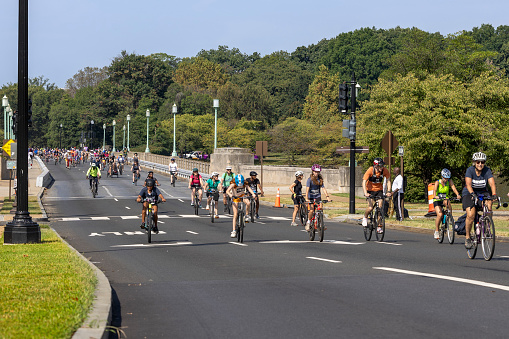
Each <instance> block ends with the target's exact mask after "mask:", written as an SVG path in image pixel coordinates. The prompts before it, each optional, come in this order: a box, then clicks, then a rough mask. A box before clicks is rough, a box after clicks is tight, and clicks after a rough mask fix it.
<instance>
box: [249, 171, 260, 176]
mask: <svg viewBox="0 0 509 339" xmlns="http://www.w3.org/2000/svg"><path fill="white" fill-rule="evenodd" d="M249 175H250V176H253V175H254V176H257V175H258V173H256V172H255V171H251V172H249Z"/></svg>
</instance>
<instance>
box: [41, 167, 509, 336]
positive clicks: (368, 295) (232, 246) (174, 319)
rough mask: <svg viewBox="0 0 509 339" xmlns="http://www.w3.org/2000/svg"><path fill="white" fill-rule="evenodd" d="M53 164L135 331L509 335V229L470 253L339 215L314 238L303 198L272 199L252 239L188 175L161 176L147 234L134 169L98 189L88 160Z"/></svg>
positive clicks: (68, 228) (60, 196) (55, 190)
mask: <svg viewBox="0 0 509 339" xmlns="http://www.w3.org/2000/svg"><path fill="white" fill-rule="evenodd" d="M49 169H50V170H51V172H52V175H53V177H54V178H55V183H54V184H53V186H52V187H51V189H49V190H48V191H47V194H45V197H44V199H43V202H44V205H45V208H46V209H47V212H48V215H49V217H50V220H51V225H52V227H53V228H54V229H55V230H56V231H57V232H58V233H59V234H60V235H61V236H62V237H63V238H64V239H66V241H68V242H69V243H70V244H71V245H72V246H73V247H74V248H76V249H77V250H78V251H80V252H81V253H83V254H84V256H85V257H87V258H88V259H89V260H90V261H91V262H93V263H94V264H95V265H96V266H97V267H99V268H100V269H101V270H102V271H103V272H104V273H105V274H106V276H107V277H108V279H109V281H110V283H111V287H112V289H113V292H114V293H113V295H114V319H113V324H112V325H113V326H117V327H119V328H121V329H122V331H123V332H124V333H125V335H126V336H127V338H274V337H278V338H309V337H320V338H337V337H344V338H345V337H356V338H358V337H362V338H429V337H435V338H446V337H447V338H449V337H451V336H452V337H464V338H478V337H479V336H482V337H488V336H490V337H497V338H501V337H504V338H505V337H507V336H508V334H507V327H508V326H507V315H508V312H507V305H508V304H509V281H508V274H507V273H508V264H509V263H508V260H509V244H507V243H497V247H496V250H495V256H494V258H493V259H492V260H491V261H490V262H486V261H485V260H484V259H482V254H481V253H479V252H480V251H478V258H476V259H474V260H470V259H468V258H467V254H466V251H465V249H464V246H463V244H462V243H463V241H462V240H463V239H461V241H457V242H456V243H455V244H453V245H449V244H446V243H444V244H438V243H437V242H436V241H435V240H433V239H432V235H431V234H421V233H412V232H404V231H397V230H391V229H389V230H387V233H386V237H385V240H386V241H384V242H383V243H378V242H376V241H373V240H372V241H370V242H366V241H365V240H364V237H363V233H362V229H361V228H360V226H357V225H351V224H343V223H338V222H333V221H330V220H326V225H327V227H328V229H327V231H326V234H325V239H326V240H325V241H324V242H323V243H319V242H318V241H314V242H309V241H307V240H308V236H307V233H306V232H304V231H303V230H302V228H301V227H291V226H290V221H291V210H289V209H275V208H268V207H263V206H262V207H261V209H260V215H261V218H260V219H259V221H258V222H256V223H254V224H253V223H249V224H247V227H246V230H245V237H244V243H243V244H242V245H239V244H238V243H236V241H235V240H236V239H231V238H230V237H229V235H230V231H231V228H232V220H231V218H230V217H227V216H223V215H221V218H220V219H217V220H216V222H215V223H211V222H210V219H209V218H208V216H207V215H206V211H205V210H201V211H200V214H201V215H200V216H199V217H196V216H194V215H193V210H192V208H191V206H190V192H189V190H188V189H187V185H186V184H185V183H184V182H183V181H178V182H177V187H175V188H172V187H170V185H169V180H168V178H167V177H163V176H158V179H159V181H160V182H161V183H162V186H161V187H160V188H161V189H162V192H163V195H164V196H165V197H166V199H167V200H168V201H167V202H166V203H164V204H162V205H160V213H159V215H160V222H161V223H160V224H159V230H160V231H161V232H160V234H157V235H153V237H152V244H148V243H147V239H146V238H147V237H146V234H145V233H144V232H142V231H141V229H140V228H139V224H140V222H141V220H140V214H141V205H140V204H137V203H136V202H135V201H134V199H135V197H136V196H137V194H138V192H139V190H140V189H141V187H140V186H137V187H135V186H133V185H132V184H131V180H130V178H128V177H127V175H124V176H121V177H119V178H103V179H102V180H101V182H100V187H99V196H98V197H97V198H95V199H93V198H92V195H91V193H90V191H89V189H88V181H87V180H86V179H85V172H86V168H85V167H82V168H73V169H71V170H66V169H65V168H64V167H63V166H60V165H59V166H54V167H53V166H50V167H49ZM143 175H146V173H143V174H142V176H143ZM220 206H221V207H222V204H221V203H220ZM220 214H222V213H220ZM111 337H112V338H113V337H116V336H115V335H113V334H112V336H111Z"/></svg>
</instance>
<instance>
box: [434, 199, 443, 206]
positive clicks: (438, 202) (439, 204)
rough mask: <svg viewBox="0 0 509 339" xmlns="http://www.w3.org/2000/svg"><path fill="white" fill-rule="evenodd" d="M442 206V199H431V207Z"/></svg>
mask: <svg viewBox="0 0 509 339" xmlns="http://www.w3.org/2000/svg"><path fill="white" fill-rule="evenodd" d="M437 206H439V207H444V201H443V200H437V201H433V207H437Z"/></svg>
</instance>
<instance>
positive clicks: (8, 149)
mask: <svg viewBox="0 0 509 339" xmlns="http://www.w3.org/2000/svg"><path fill="white" fill-rule="evenodd" d="M13 142H14V140H12V139H9V140H8V141H6V142H4V145H3V146H2V149H3V150H4V151H5V153H7V154H8V155H9V156H11V144H12V143H13Z"/></svg>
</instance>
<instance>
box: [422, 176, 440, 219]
mask: <svg viewBox="0 0 509 339" xmlns="http://www.w3.org/2000/svg"><path fill="white" fill-rule="evenodd" d="M434 190H435V184H434V183H433V184H429V185H428V205H429V208H428V213H426V215H425V216H426V217H433V216H436V215H437V212H435V207H434V206H433V191H434Z"/></svg>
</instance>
